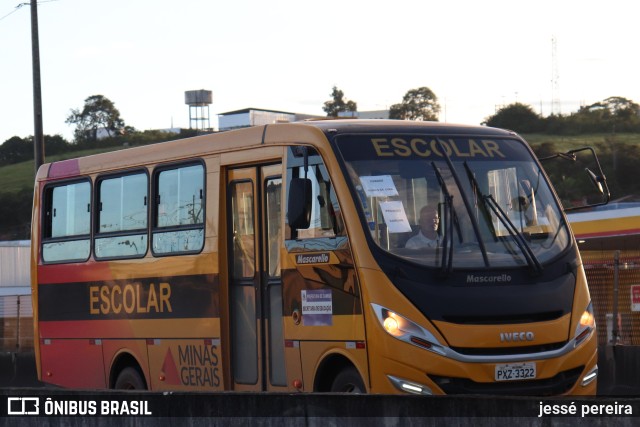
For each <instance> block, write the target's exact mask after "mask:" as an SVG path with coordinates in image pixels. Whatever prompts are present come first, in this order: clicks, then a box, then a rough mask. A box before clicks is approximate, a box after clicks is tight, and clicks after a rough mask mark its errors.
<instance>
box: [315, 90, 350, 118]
mask: <svg viewBox="0 0 640 427" xmlns="http://www.w3.org/2000/svg"><path fill="white" fill-rule="evenodd" d="M331 97H332V98H333V99H332V100H331V101H327V102H325V103H324V107H322V109H323V110H324V112H325V113H327V117H338V113H342V112H344V111H351V112H355V111H358V104H356V103H355V102H354V101H348V100H346V99H345V98H344V92H342V91H341V90H340V89H338V88H337V87H336V86H334V87H333V90H332V91H331Z"/></svg>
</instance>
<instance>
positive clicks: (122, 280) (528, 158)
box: [31, 120, 603, 395]
mask: <svg viewBox="0 0 640 427" xmlns="http://www.w3.org/2000/svg"><path fill="white" fill-rule="evenodd" d="M600 174H601V172H600ZM601 181H603V180H601ZM33 206H34V209H33V218H32V236H31V238H32V246H31V247H32V262H31V277H32V295H33V307H34V323H35V347H36V359H37V368H38V375H39V378H40V379H41V380H42V381H44V382H47V383H51V384H56V385H59V386H63V387H73V388H89V389H102V388H115V389H147V390H179V391H188V390H200V391H202V390H205V391H222V390H235V391H282V392H291V391H303V392H366V393H415V394H456V393H491V394H528V395H562V394H573V395H593V394H595V391H596V380H597V364H596V362H597V360H596V359H597V356H596V345H597V343H596V334H595V333H594V331H595V322H594V316H593V310H592V305H591V299H590V296H589V291H588V288H587V282H586V280H585V274H584V270H583V266H582V262H581V259H580V256H579V253H578V249H577V246H576V242H575V239H574V237H573V235H572V232H571V229H570V227H569V225H568V223H567V221H566V217H565V214H564V212H563V211H562V209H561V205H560V203H559V201H558V198H557V196H556V195H555V193H554V190H553V189H552V187H551V185H550V184H549V180H548V178H547V176H546V175H545V173H544V171H543V170H542V168H541V166H540V164H539V163H538V161H537V159H536V158H535V156H534V155H533V152H532V151H531V149H530V148H529V146H528V145H527V144H526V143H525V142H524V141H523V140H522V139H521V138H520V137H519V136H518V135H516V134H515V133H513V132H509V131H504V130H499V129H492V128H487V127H471V126H453V125H447V124H440V123H429V122H408V121H380V120H371V121H366V120H327V121H309V122H299V123H288V124H273V125H267V126H261V127H253V128H246V129H241V130H236V131H230V132H223V133H217V134H210V135H203V136H198V137H194V138H189V139H184V140H178V141H171V142H166V143H162V144H156V145H149V146H143V147H136V148H130V149H125V150H121V151H116V152H110V153H105V154H98V155H94V156H89V157H83V158H78V159H72V160H64V161H60V162H54V163H50V164H45V165H43V166H42V167H41V168H40V169H39V171H38V173H37V177H36V182H35V192H34V205H33ZM427 214H428V215H427ZM410 242H412V243H410ZM425 242H427V243H425Z"/></svg>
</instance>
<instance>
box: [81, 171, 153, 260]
mask: <svg viewBox="0 0 640 427" xmlns="http://www.w3.org/2000/svg"><path fill="white" fill-rule="evenodd" d="M140 172H142V173H143V174H144V175H146V177H147V194H146V197H147V215H146V216H147V225H146V227H145V228H138V229H135V230H133V229H132V230H123V231H110V232H105V233H100V232H99V231H98V227H100V221H99V218H100V210H99V209H98V208H97V207H98V206H99V203H100V202H101V201H100V185H101V184H102V182H103V181H106V180H108V179H114V178H121V177H124V176H129V175H137V174H140ZM150 187H151V176H150V173H149V170H148V169H147V168H145V167H141V168H135V169H123V170H119V171H116V172H110V173H104V174H101V175H98V176H97V177H96V178H95V181H94V185H93V188H94V191H93V200H92V203H93V206H96V208H95V209H93V211H94V212H93V215H92V227H91V237H92V238H91V250H92V253H93V257H94V259H95V260H96V261H111V260H120V259H138V258H144V257H146V256H147V254H148V253H149V246H150V239H151V233H150V222H151V200H152V199H151V197H150V194H151V188H150ZM143 230H144V233H146V235H147V244H146V247H145V250H144V253H143V254H142V255H135V256H132V255H123V256H108V257H99V256H98V255H97V252H96V250H95V245H96V240H97V239H98V238H109V237H125V236H133V235H135V236H138V235H141V234H143V233H142V231H143Z"/></svg>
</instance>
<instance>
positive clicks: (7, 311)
mask: <svg viewBox="0 0 640 427" xmlns="http://www.w3.org/2000/svg"><path fill="white" fill-rule="evenodd" d="M31 350H33V310H32V307H31V295H29V294H22V295H0V351H11V352H25V351H31Z"/></svg>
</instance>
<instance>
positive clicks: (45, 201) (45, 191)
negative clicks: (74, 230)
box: [39, 176, 94, 265]
mask: <svg viewBox="0 0 640 427" xmlns="http://www.w3.org/2000/svg"><path fill="white" fill-rule="evenodd" d="M83 182H87V183H89V233H88V234H77V235H70V236H64V237H45V236H46V234H47V233H49V234H51V232H52V230H51V228H52V224H51V222H52V221H53V217H52V218H51V222H48V221H47V212H48V209H47V207H52V206H53V189H55V188H57V187H65V186H68V185H73V184H81V183H83ZM49 192H51V193H50V194H51V195H50V194H49ZM93 193H94V185H93V181H92V180H91V177H89V176H83V177H80V178H78V177H74V178H68V179H63V180H59V181H53V182H48V183H46V184H45V185H44V187H43V188H42V196H41V212H40V214H41V216H40V224H41V229H40V257H39V258H40V261H41V262H42V264H46V265H54V264H74V263H85V262H87V261H89V260H90V259H91V256H92V255H93V250H92V249H93V236H92V230H93V211H94V205H93ZM87 239H88V240H89V253H88V254H87V257H86V258H70V259H64V260H58V261H46V260H45V258H44V245H45V244H48V243H65V242H75V241H80V240H87Z"/></svg>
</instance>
